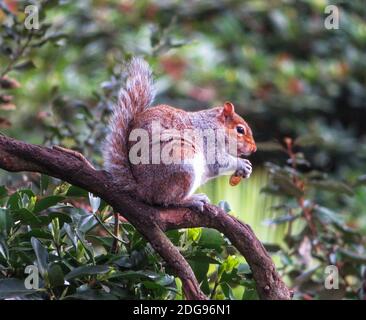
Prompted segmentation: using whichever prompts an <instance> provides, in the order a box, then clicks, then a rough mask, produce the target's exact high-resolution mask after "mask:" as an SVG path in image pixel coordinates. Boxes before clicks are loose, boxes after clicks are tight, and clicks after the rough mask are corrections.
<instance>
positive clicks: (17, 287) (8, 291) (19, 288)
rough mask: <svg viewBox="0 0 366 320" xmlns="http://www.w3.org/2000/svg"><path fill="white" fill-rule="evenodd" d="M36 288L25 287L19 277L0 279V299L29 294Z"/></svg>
mask: <svg viewBox="0 0 366 320" xmlns="http://www.w3.org/2000/svg"><path fill="white" fill-rule="evenodd" d="M34 292H36V290H32V289H27V288H26V287H25V286H24V281H22V280H20V279H0V299H9V298H13V297H18V296H23V295H29V294H32V293H34Z"/></svg>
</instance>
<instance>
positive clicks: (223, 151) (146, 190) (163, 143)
mask: <svg viewBox="0 0 366 320" xmlns="http://www.w3.org/2000/svg"><path fill="white" fill-rule="evenodd" d="M126 76H127V78H126V84H125V86H124V87H122V88H121V90H120V93H119V98H118V103H117V104H116V105H115V106H114V108H113V112H112V117H111V121H110V133H109V134H108V136H107V138H106V141H105V145H104V152H103V154H104V161H105V167H106V170H107V171H108V172H110V174H111V175H112V176H113V179H114V180H115V181H116V183H118V184H119V185H120V186H121V188H122V189H123V190H125V191H130V192H132V194H134V195H135V196H136V197H137V198H139V199H140V200H142V201H144V202H146V203H149V204H153V205H162V206H184V207H194V208H197V209H199V210H201V211H202V210H203V206H204V204H205V203H207V202H208V201H209V200H208V198H207V196H206V195H204V194H194V192H195V191H196V189H197V188H198V187H199V186H201V185H202V184H204V183H205V182H206V181H208V180H209V179H212V178H214V177H217V176H219V175H223V174H225V175H230V174H231V175H232V177H231V180H230V184H231V185H235V184H237V183H238V182H239V181H240V178H241V177H244V178H248V177H249V176H250V174H251V172H252V165H251V163H250V162H249V160H247V159H245V158H244V157H247V156H249V155H250V154H251V153H253V152H255V151H256V149H257V147H256V144H255V142H254V139H253V135H252V131H251V129H250V127H249V125H248V124H247V123H246V122H245V121H244V119H242V118H241V117H240V116H239V115H238V114H236V113H235V110H234V105H233V104H232V103H230V102H225V103H224V105H223V106H219V107H215V108H211V109H207V110H202V111H197V112H187V111H184V110H181V109H177V108H173V107H171V106H168V105H163V104H161V105H157V106H154V107H151V105H152V103H153V100H154V96H155V89H154V84H153V79H152V72H151V69H150V67H149V65H148V63H147V62H146V61H145V60H143V59H142V58H137V57H134V58H132V59H131V61H130V62H129V63H128V64H127V66H126ZM154 122H156V123H159V125H160V126H161V128H162V129H163V132H165V131H167V132H169V131H175V132H174V133H172V134H168V135H165V137H164V134H159V139H158V140H157V141H155V142H154V141H153V138H152V136H153V133H154V132H153V131H154V128H153V123H154ZM197 129H198V131H200V130H201V131H205V130H206V132H219V131H220V132H223V141H224V143H216V144H215V149H216V150H215V157H214V159H213V160H212V157H211V159H210V161H208V160H209V159H208V156H207V151H212V149H213V148H212V145H210V146H209V145H208V142H207V139H203V138H202V137H200V138H201V140H198V139H197V136H195V138H196V139H194V138H193V139H189V138H186V136H185V135H179V133H181V132H183V131H184V132H189V130H191V131H192V132H197ZM210 130H211V131H210ZM135 132H140V133H144V132H146V135H143V134H141V137H140V140H139V139H137V138H136V137H135V136H136V135H135V134H134V137H132V135H133V134H132V133H135ZM177 133H178V134H177ZM146 136H149V140H148V142H147V144H145V145H143V148H142V149H141V150H140V155H141V154H142V153H145V155H147V159H145V160H148V161H147V162H141V163H138V162H137V163H135V161H134V159H132V158H131V153H132V151H133V150H134V149H136V146H137V145H138V144H139V143H141V140H142V138H143V137H146ZM177 136H179V138H177ZM198 141H199V142H200V143H199V142H198ZM231 142H232V145H234V146H235V148H234V150H232V149H230V150H228V148H227V144H230V143H231ZM154 144H155V146H157V147H159V150H160V153H162V152H163V151H164V148H165V149H166V148H168V147H170V149H169V150H170V152H168V154H169V155H170V156H171V155H172V154H174V155H175V156H176V155H178V156H182V154H184V156H185V158H184V161H181V162H174V161H173V162H172V161H171V162H170V163H166V162H162V161H161V162H157V163H156V162H155V163H154V161H153V157H154V156H156V155H157V154H156V152H155V153H154V152H151V150H150V149H153V148H154ZM145 149H146V150H145ZM137 156H139V154H138V153H137ZM145 158H146V157H145ZM173 158H174V157H173ZM131 159H132V160H133V161H131ZM174 160H175V158H174Z"/></svg>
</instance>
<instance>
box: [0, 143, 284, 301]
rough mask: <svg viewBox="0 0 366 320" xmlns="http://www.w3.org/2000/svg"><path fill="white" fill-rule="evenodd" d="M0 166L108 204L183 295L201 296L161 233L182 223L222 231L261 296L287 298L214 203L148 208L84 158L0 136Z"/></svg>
mask: <svg viewBox="0 0 366 320" xmlns="http://www.w3.org/2000/svg"><path fill="white" fill-rule="evenodd" d="M0 168H3V169H5V170H7V171H13V172H19V171H32V172H40V173H45V174H48V175H50V176H53V177H56V178H60V179H62V180H64V181H67V182H69V183H71V184H73V185H76V186H79V187H81V188H83V189H85V190H87V191H89V192H92V193H93V194H95V195H98V196H99V197H101V198H102V199H104V200H105V201H106V202H107V203H109V204H110V205H111V206H112V207H113V208H114V210H115V211H117V212H120V213H121V214H122V215H123V216H124V217H125V218H126V219H127V220H128V221H129V222H130V223H132V224H133V225H134V226H135V227H136V229H137V230H138V231H139V232H140V233H141V234H142V235H143V236H144V237H145V238H146V239H147V240H148V241H149V242H150V243H151V245H152V246H153V248H154V249H155V250H156V251H157V252H158V253H159V254H160V256H161V257H162V258H163V259H164V260H165V261H166V263H167V264H168V265H169V266H170V267H171V268H172V269H173V270H174V272H175V273H176V275H177V276H178V277H180V278H181V280H182V283H183V290H184V293H185V296H186V298H188V299H205V298H206V297H205V296H204V294H203V293H202V291H201V290H200V288H199V284H198V282H197V280H196V278H195V276H194V273H193V271H192V269H191V267H190V266H189V264H188V263H187V261H186V260H185V259H184V258H183V256H182V255H181V254H180V253H179V251H178V250H177V248H175V247H174V245H173V244H172V243H171V242H170V241H169V239H168V238H167V237H166V236H165V234H164V233H163V231H165V230H169V229H177V228H188V227H209V228H215V229H217V230H219V231H220V232H222V233H223V234H225V236H226V237H228V238H229V240H230V241H231V242H232V244H233V245H234V246H235V247H236V248H237V249H238V250H239V251H240V252H241V254H242V255H243V256H244V257H245V259H246V260H247V262H248V264H249V265H250V267H251V270H252V272H253V277H254V279H255V281H256V285H257V290H258V293H259V296H260V298H261V299H290V298H291V293H290V291H289V289H288V288H287V287H286V285H285V284H284V283H283V281H282V280H281V278H280V277H279V275H278V273H277V272H276V270H275V266H274V264H273V262H272V260H271V258H270V257H269V255H268V254H267V252H266V250H265V249H264V247H263V245H262V244H261V243H260V241H259V240H258V239H257V238H256V236H255V235H254V233H253V231H252V230H251V228H250V227H249V226H248V225H246V224H244V223H242V222H240V221H239V220H237V219H236V218H234V217H232V216H230V215H228V214H227V213H225V212H224V211H223V210H221V209H220V208H218V207H215V206H212V205H207V206H205V208H204V212H203V213H197V212H195V211H192V210H189V209H184V208H174V209H159V208H155V207H151V206H148V205H146V204H144V203H141V202H139V201H137V200H136V199H133V198H132V197H131V196H130V195H128V194H126V193H123V192H122V191H121V190H120V188H119V186H118V185H116V184H114V182H113V181H112V179H111V176H110V175H109V174H108V173H107V172H106V171H103V170H95V169H94V168H93V167H92V166H91V165H90V163H88V162H87V160H86V159H85V158H83V157H82V156H80V155H78V154H76V153H75V152H72V151H70V150H69V151H68V150H65V149H62V148H61V149H60V148H53V149H52V148H46V147H40V146H36V145H31V144H27V143H24V142H21V141H17V140H14V139H11V138H8V137H5V136H0Z"/></svg>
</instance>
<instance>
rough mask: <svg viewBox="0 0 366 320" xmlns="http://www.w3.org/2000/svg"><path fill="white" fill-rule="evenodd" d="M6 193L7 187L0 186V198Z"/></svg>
mask: <svg viewBox="0 0 366 320" xmlns="http://www.w3.org/2000/svg"><path fill="white" fill-rule="evenodd" d="M7 195H8V189H6V187H5V186H0V199H2V198H4V197H6V196H7Z"/></svg>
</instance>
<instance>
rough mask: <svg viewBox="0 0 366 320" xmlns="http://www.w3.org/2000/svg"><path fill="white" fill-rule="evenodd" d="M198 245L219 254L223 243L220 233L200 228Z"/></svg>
mask: <svg viewBox="0 0 366 320" xmlns="http://www.w3.org/2000/svg"><path fill="white" fill-rule="evenodd" d="M198 243H199V245H200V246H202V247H203V248H208V249H215V250H217V251H218V252H221V251H222V246H223V245H224V244H225V241H224V238H223V236H222V235H221V233H220V232H218V231H217V230H215V229H208V228H202V233H201V237H200V239H199V241H198Z"/></svg>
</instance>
